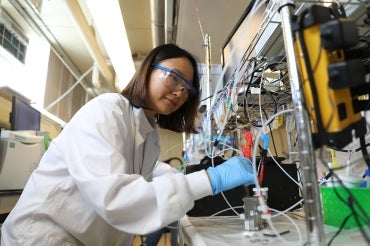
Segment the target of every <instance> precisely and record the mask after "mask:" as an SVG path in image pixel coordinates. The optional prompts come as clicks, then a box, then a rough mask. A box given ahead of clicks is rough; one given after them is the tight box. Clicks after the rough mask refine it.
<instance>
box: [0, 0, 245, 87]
mask: <svg viewBox="0 0 370 246" xmlns="http://www.w3.org/2000/svg"><path fill="white" fill-rule="evenodd" d="M0 3H1V7H2V8H3V9H4V10H6V12H7V13H8V14H9V15H11V17H12V18H13V19H14V20H15V21H16V22H17V24H18V25H19V26H20V27H21V29H22V31H24V32H25V33H26V34H27V35H28V34H30V33H32V32H33V33H34V32H35V30H36V31H37V32H38V33H39V34H42V35H43V36H44V37H45V38H46V39H47V41H48V42H50V44H51V45H52V49H53V50H54V51H55V52H56V53H57V54H58V55H59V56H60V57H61V58H62V59H63V60H64V62H65V64H67V66H68V67H69V68H70V69H71V70H72V71H73V73H75V74H77V75H82V74H83V73H84V72H85V71H87V70H88V69H89V68H90V67H92V66H93V65H94V64H96V66H97V67H98V69H99V71H100V75H101V77H103V81H104V83H105V84H104V85H103V88H105V89H108V90H115V89H116V90H117V89H118V88H117V87H118V86H117V83H116V82H117V81H120V82H121V83H123V84H125V83H126V82H127V81H128V80H129V78H130V77H131V76H132V73H133V70H134V67H133V64H130V63H128V62H127V60H128V61H130V60H131V63H132V61H134V62H135V63H134V64H136V65H137V64H138V63H139V62H140V60H141V59H142V58H143V57H144V56H145V55H146V54H148V52H149V51H150V50H151V49H152V48H154V47H155V46H157V45H158V44H161V43H170V42H174V43H177V44H178V45H179V46H181V47H183V48H185V49H187V50H188V51H190V52H191V53H193V54H194V55H195V56H196V57H197V58H198V59H199V61H200V62H205V52H206V51H205V48H204V44H205V40H204V37H205V35H209V36H210V41H211V42H210V45H211V62H212V63H215V64H219V63H221V53H220V50H221V49H222V46H223V44H224V42H225V41H226V39H227V37H228V35H229V34H230V33H231V31H232V30H233V28H234V26H235V24H236V23H237V21H238V19H239V18H240V17H241V15H242V13H243V11H244V10H245V9H246V8H247V6H248V4H249V3H250V0H233V1H226V0H186V1H184V0H182V1H181V0H177V1H176V0H135V1H133V0H118V1H96V0H0ZM109 4H110V5H109ZM166 6H169V7H168V8H167V7H166ZM171 6H173V7H172V8H171ZM165 8H166V10H164V9H165ZM173 9H175V11H173ZM167 16H170V17H167ZM126 34H127V40H125V39H124V37H125V35H126ZM166 34H167V35H166ZM127 42H128V44H129V50H124V49H122V48H123V47H124V44H125V43H127ZM127 51H128V52H127Z"/></svg>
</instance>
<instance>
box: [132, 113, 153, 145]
mask: <svg viewBox="0 0 370 246" xmlns="http://www.w3.org/2000/svg"><path fill="white" fill-rule="evenodd" d="M133 112H134V115H135V127H136V137H137V138H136V141H137V144H141V143H142V142H143V141H144V140H145V139H146V137H147V135H148V134H150V133H151V132H153V131H154V130H156V128H157V126H156V125H155V126H154V127H153V126H152V125H151V124H150V122H149V120H148V119H147V118H146V115H145V113H144V110H143V109H142V108H136V107H133Z"/></svg>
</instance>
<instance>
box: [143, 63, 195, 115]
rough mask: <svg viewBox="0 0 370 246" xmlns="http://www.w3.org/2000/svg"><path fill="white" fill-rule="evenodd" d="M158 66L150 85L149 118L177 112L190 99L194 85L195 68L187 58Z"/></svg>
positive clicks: (151, 76) (153, 71)
mask: <svg viewBox="0 0 370 246" xmlns="http://www.w3.org/2000/svg"><path fill="white" fill-rule="evenodd" d="M157 65H158V66H155V67H153V70H152V73H151V75H150V81H149V85H148V92H149V93H148V106H149V109H147V110H146V114H147V116H154V114H157V113H159V114H163V115H168V114H171V113H173V112H175V111H176V110H177V109H179V108H180V107H181V106H182V105H183V104H184V103H185V101H186V100H187V99H188V98H189V97H190V94H191V86H192V84H193V81H192V78H193V74H194V71H193V66H192V64H191V62H190V61H189V60H188V59H187V58H185V57H180V58H171V59H167V60H163V61H162V62H161V63H159V64H157ZM189 84H190V85H189Z"/></svg>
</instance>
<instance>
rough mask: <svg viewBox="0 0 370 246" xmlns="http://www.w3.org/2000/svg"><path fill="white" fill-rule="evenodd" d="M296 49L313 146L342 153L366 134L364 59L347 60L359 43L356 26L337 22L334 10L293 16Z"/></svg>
mask: <svg viewBox="0 0 370 246" xmlns="http://www.w3.org/2000/svg"><path fill="white" fill-rule="evenodd" d="M293 33H294V39H295V41H294V42H295V43H294V46H295V47H294V49H295V53H296V58H297V63H298V64H297V66H298V70H299V75H300V80H301V83H302V89H303V94H304V100H305V106H306V109H307V111H308V113H309V116H310V120H311V129H312V133H313V142H314V147H315V148H318V147H320V146H322V145H327V146H330V147H331V148H334V149H341V148H343V147H344V146H346V145H347V144H348V143H350V142H351V141H352V132H353V131H354V132H355V135H356V137H361V136H364V135H365V134H366V121H365V119H364V118H363V117H362V115H361V110H363V109H361V108H360V107H359V106H358V105H362V104H361V103H360V104H359V103H358V100H359V98H361V97H360V96H361V95H359V94H361V93H363V92H364V91H365V92H364V94H366V93H367V94H369V89H368V86H369V85H368V84H367V83H366V81H365V78H366V73H365V68H364V66H363V64H362V63H361V59H356V58H353V57H351V59H346V56H347V53H348V52H347V50H350V49H351V48H353V47H354V46H355V45H356V44H357V43H358V42H359V38H358V33H357V28H356V24H355V23H354V22H352V21H351V20H349V19H348V18H342V17H340V18H339V17H335V15H333V13H332V10H331V9H330V8H328V7H324V6H321V5H313V6H311V7H310V8H308V9H306V10H305V11H303V12H302V13H301V14H300V15H299V16H294V17H293Z"/></svg>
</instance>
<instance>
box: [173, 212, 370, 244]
mask: <svg viewBox="0 0 370 246" xmlns="http://www.w3.org/2000/svg"><path fill="white" fill-rule="evenodd" d="M289 218H290V219H291V220H292V221H293V222H294V224H293V223H292V221H290V220H289V219H288V218H287V217H285V216H277V217H274V218H272V222H273V226H274V227H275V228H276V229H277V231H278V232H280V233H281V237H282V238H283V240H282V239H279V238H278V237H276V235H274V234H273V231H272V230H271V228H269V227H266V228H264V229H262V230H260V231H246V230H245V229H244V220H243V219H241V218H239V217H237V216H227V217H226V216H225V217H224V216H214V217H189V216H185V217H183V218H182V219H181V220H180V223H179V236H180V245H181V246H185V245H186V246H190V245H191V246H206V245H213V246H223V245H225V246H226V245H233V246H238V245H255V246H259V245H274V246H286V245H305V243H306V242H307V240H306V239H307V233H306V229H305V228H306V223H305V219H304V218H303V217H300V216H295V215H294V216H289ZM324 229H325V237H326V244H327V243H328V242H329V240H330V239H331V238H332V237H333V236H334V235H335V233H336V232H337V231H338V230H339V228H337V227H333V226H328V225H325V226H324ZM331 245H336V246H342V245H343V246H344V245H346V246H347V245H351V246H365V245H368V244H367V243H366V241H365V239H364V238H363V236H362V234H361V232H360V230H359V229H358V228H352V229H344V230H342V231H341V232H340V233H339V235H338V236H337V237H336V238H335V239H334V240H333V242H332V244H331Z"/></svg>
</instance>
